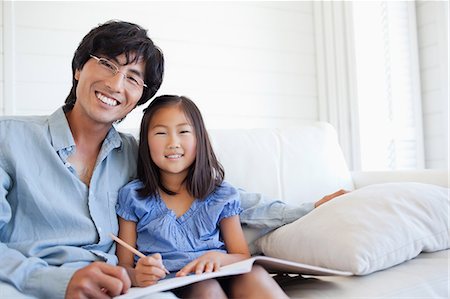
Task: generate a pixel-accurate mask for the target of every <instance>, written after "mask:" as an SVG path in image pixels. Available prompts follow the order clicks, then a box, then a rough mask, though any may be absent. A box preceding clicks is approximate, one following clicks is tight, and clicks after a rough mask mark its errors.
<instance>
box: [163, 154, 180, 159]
mask: <svg viewBox="0 0 450 299" xmlns="http://www.w3.org/2000/svg"><path fill="white" fill-rule="evenodd" d="M182 156H183V155H182V154H176V155H167V156H166V158H169V159H178V158H181V157H182Z"/></svg>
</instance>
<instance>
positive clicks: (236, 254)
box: [176, 215, 250, 276]
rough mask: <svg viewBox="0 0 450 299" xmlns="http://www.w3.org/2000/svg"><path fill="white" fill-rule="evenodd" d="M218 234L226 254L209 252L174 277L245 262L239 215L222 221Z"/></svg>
mask: <svg viewBox="0 0 450 299" xmlns="http://www.w3.org/2000/svg"><path fill="white" fill-rule="evenodd" d="M220 232H221V235H222V238H223V241H224V243H225V247H226V249H227V253H222V252H217V251H210V252H207V253H205V254H204V255H202V256H201V257H199V258H197V259H195V260H193V261H192V262H190V263H189V264H187V265H186V266H184V267H183V268H182V269H181V270H180V271H178V273H177V274H176V276H185V275H187V274H188V273H191V272H195V273H196V274H200V273H203V272H212V271H217V270H219V269H220V267H221V266H224V265H228V264H232V263H235V262H238V261H242V260H245V259H247V258H249V257H250V251H249V250H248V246H247V241H246V240H245V237H244V232H243V231H242V227H241V222H240V220H239V215H235V216H231V217H228V218H224V219H222V221H221V222H220Z"/></svg>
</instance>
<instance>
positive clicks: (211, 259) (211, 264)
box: [176, 251, 226, 277]
mask: <svg viewBox="0 0 450 299" xmlns="http://www.w3.org/2000/svg"><path fill="white" fill-rule="evenodd" d="M223 256H226V253H222V252H216V251H210V252H207V253H205V254H204V255H202V256H201V257H199V258H197V259H195V260H193V261H192V262H190V263H189V264H187V265H186V266H184V267H183V268H182V269H181V270H180V271H178V272H177V274H176V276H177V277H178V276H186V275H188V274H189V273H192V272H195V274H201V273H209V272H213V271H218V270H219V269H220V266H221V264H222V262H221V260H222V257H223Z"/></svg>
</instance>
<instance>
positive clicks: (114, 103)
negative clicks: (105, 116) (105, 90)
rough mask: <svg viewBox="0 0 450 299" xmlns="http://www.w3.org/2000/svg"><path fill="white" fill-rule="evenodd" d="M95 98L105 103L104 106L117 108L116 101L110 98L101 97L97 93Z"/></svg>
mask: <svg viewBox="0 0 450 299" xmlns="http://www.w3.org/2000/svg"><path fill="white" fill-rule="evenodd" d="M96 95H97V98H98V99H99V100H100V101H102V102H103V103H105V104H106V105H109V106H117V104H118V103H117V101H116V100H114V99H111V98H108V97H107V96H104V95H102V94H101V93H99V92H97V93H96Z"/></svg>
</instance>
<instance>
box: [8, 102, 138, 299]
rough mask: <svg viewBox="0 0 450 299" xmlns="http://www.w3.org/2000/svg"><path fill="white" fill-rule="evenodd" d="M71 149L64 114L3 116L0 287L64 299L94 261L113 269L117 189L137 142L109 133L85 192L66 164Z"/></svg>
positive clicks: (130, 169) (129, 171)
mask: <svg viewBox="0 0 450 299" xmlns="http://www.w3.org/2000/svg"><path fill="white" fill-rule="evenodd" d="M75 151H76V145H75V143H74V140H73V137H72V134H71V131H70V128H69V125H68V122H67V119H66V117H65V114H64V112H63V110H62V108H61V109H58V110H57V111H56V112H55V113H53V114H52V115H50V116H33V117H30V116H28V117H23V116H22V117H0V261H1V262H0V263H1V266H0V281H2V282H6V283H9V284H12V285H14V286H15V287H16V288H17V289H18V290H19V291H21V292H23V293H28V294H32V295H34V296H37V297H38V298H63V297H64V294H65V290H66V286H67V283H68V282H69V280H70V278H71V276H72V275H73V273H74V272H75V271H76V270H77V269H79V268H80V267H83V266H86V265H88V264H89V263H91V262H93V261H105V262H108V263H111V264H116V263H117V258H116V256H115V255H114V253H115V246H114V245H113V242H112V240H111V238H109V237H108V233H110V232H112V233H114V234H116V233H117V230H118V225H117V219H116V212H115V205H116V201H117V192H118V190H119V189H120V188H121V187H122V186H123V185H125V184H126V183H127V182H129V181H130V180H132V179H133V178H134V177H135V173H136V158H137V143H136V141H135V139H134V138H133V137H131V136H129V135H124V134H122V133H118V132H117V131H116V130H115V129H114V128H111V130H110V131H109V133H108V135H107V137H106V139H105V141H104V142H103V145H102V147H101V150H100V154H99V156H98V159H97V162H96V166H95V169H94V173H93V175H92V178H91V182H90V187H89V188H88V187H87V186H86V185H85V184H84V183H83V182H82V181H81V180H80V179H79V178H78V176H77V174H76V172H75V170H74V168H73V167H72V166H71V165H70V163H69V162H68V161H67V158H68V157H69V156H70V155H71V154H73V153H74V152H75Z"/></svg>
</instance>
